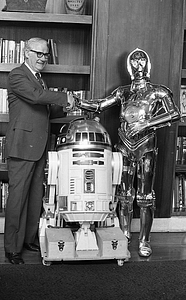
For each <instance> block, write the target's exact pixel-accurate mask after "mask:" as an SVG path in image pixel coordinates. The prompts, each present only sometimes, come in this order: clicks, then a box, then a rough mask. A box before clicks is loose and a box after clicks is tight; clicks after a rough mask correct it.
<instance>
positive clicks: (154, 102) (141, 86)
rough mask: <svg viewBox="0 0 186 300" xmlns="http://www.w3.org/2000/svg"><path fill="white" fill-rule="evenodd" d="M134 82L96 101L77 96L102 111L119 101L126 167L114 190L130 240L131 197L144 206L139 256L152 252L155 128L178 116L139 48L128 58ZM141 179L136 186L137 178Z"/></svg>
mask: <svg viewBox="0 0 186 300" xmlns="http://www.w3.org/2000/svg"><path fill="white" fill-rule="evenodd" d="M127 69H128V72H129V74H130V76H131V84H130V85H126V86H119V87H118V88H116V89H115V90H114V91H113V92H112V93H111V94H110V95H109V96H108V97H106V98H103V99H96V100H78V99H77V101H76V102H77V103H76V105H77V106H78V107H80V108H81V109H84V110H87V111H94V112H98V113H101V112H102V111H104V110H106V109H108V108H110V107H112V106H114V105H121V111H120V122H121V126H120V128H119V129H118V137H119V140H118V144H117V145H116V146H115V147H116V149H117V151H119V152H121V153H122V157H123V170H122V179H121V184H120V185H118V187H117V191H116V199H117V201H118V207H117V208H118V217H119V222H120V227H121V229H122V231H123V232H124V234H125V236H126V237H127V238H128V240H129V241H130V239H131V220H132V217H133V202H134V199H135V198H136V201H137V205H138V206H139V207H140V234H139V249H138V251H139V252H138V253H139V255H140V256H143V257H148V256H150V255H151V253H152V249H151V246H150V231H151V227H152V222H153V217H154V210H155V200H156V199H155V192H154V189H153V183H154V177H155V166H156V157H157V145H156V144H157V143H156V129H158V128H161V127H164V126H170V125H171V123H173V122H175V121H177V120H179V118H180V113H179V110H178V108H177V107H176V105H175V103H174V100H173V95H172V92H171V91H170V90H169V89H168V88H167V87H165V86H163V85H157V84H152V83H151V82H150V70H151V63H150V59H149V56H148V54H147V53H146V52H145V51H143V50H141V49H138V48H137V49H135V50H134V51H132V52H131V53H130V54H129V55H128V58H127ZM135 174H136V178H137V184H136V190H135V189H134V177H135Z"/></svg>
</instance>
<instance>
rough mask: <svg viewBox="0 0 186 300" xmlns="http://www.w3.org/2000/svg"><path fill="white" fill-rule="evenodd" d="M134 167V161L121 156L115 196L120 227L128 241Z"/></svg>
mask: <svg viewBox="0 0 186 300" xmlns="http://www.w3.org/2000/svg"><path fill="white" fill-rule="evenodd" d="M135 169H136V165H135V163H134V162H130V161H129V160H128V159H127V158H126V157H123V171H122V178H121V184H120V185H119V186H118V188H117V192H116V198H117V201H118V207H117V212H118V219H119V223H120V228H121V230H122V231H123V232H124V234H125V236H126V237H127V239H128V241H130V239H131V221H132V218H133V201H134V198H135V191H134V188H133V182H134V174H135Z"/></svg>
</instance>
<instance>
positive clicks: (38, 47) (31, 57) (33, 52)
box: [25, 42, 48, 72]
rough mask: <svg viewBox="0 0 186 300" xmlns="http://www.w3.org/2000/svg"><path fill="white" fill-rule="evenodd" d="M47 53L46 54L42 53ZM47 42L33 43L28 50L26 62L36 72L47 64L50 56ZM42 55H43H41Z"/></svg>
mask: <svg viewBox="0 0 186 300" xmlns="http://www.w3.org/2000/svg"><path fill="white" fill-rule="evenodd" d="M42 54H45V55H42ZM47 54H48V46H47V43H44V42H42V43H33V44H32V47H31V49H30V50H26V53H25V56H26V62H27V63H28V65H29V66H30V67H31V69H32V70H33V71H35V72H40V71H42V70H43V68H44V67H45V66H46V64H47V61H48V58H47ZM40 56H42V57H40Z"/></svg>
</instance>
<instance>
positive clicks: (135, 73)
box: [127, 48, 151, 80]
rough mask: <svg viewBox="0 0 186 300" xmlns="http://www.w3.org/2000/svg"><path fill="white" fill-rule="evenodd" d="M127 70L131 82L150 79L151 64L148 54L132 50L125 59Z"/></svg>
mask: <svg viewBox="0 0 186 300" xmlns="http://www.w3.org/2000/svg"><path fill="white" fill-rule="evenodd" d="M127 69H128V72H129V74H130V76H131V79H132V80H135V79H136V80H139V79H142V78H150V70H151V63H150V58H149V56H148V54H147V53H146V52H145V51H144V50H141V49H139V48H136V49H135V50H133V51H132V52H131V53H130V54H129V55H128V58H127Z"/></svg>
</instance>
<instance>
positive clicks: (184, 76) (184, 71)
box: [181, 69, 186, 78]
mask: <svg viewBox="0 0 186 300" xmlns="http://www.w3.org/2000/svg"><path fill="white" fill-rule="evenodd" d="M181 78H186V69H182V70H181Z"/></svg>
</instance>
